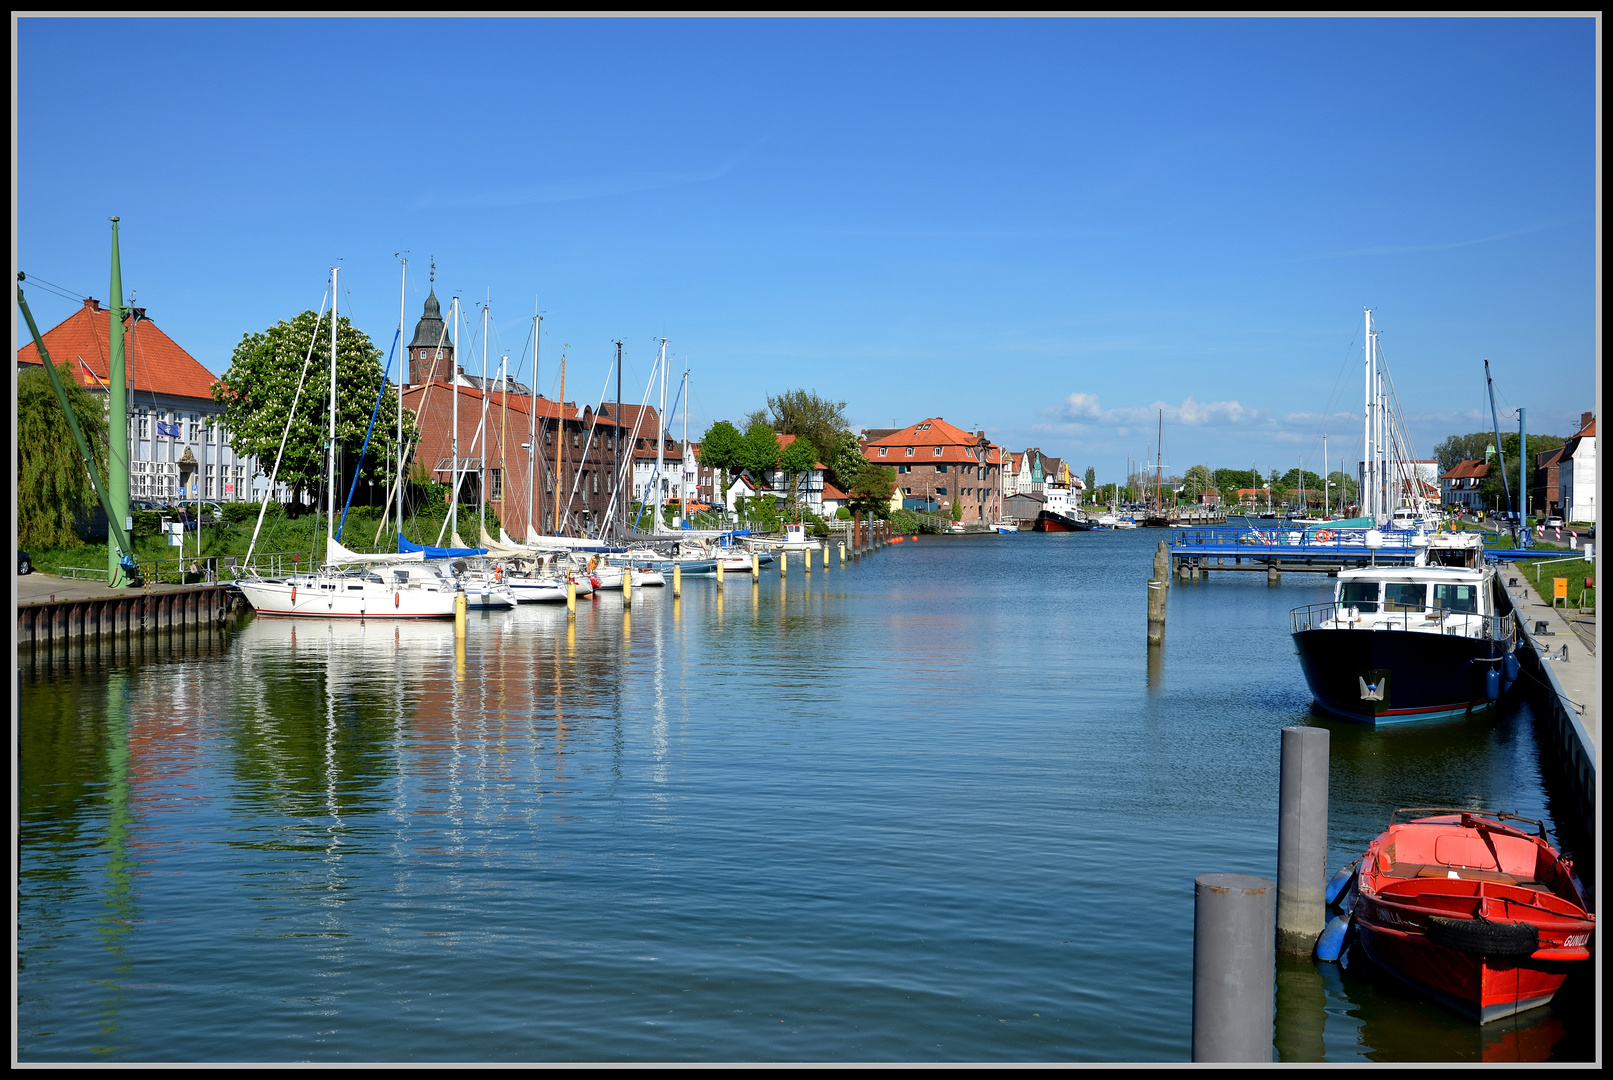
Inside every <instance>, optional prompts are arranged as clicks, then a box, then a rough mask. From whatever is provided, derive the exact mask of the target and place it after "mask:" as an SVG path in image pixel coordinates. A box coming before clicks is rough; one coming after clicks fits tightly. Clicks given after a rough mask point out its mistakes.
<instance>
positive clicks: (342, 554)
mask: <svg viewBox="0 0 1613 1080" xmlns="http://www.w3.org/2000/svg"><path fill="white" fill-rule="evenodd" d="M421 558H422V556H421V555H419V554H417V553H402V554H398V555H393V554H391V553H389V552H382V553H381V554H379V555H366V554H363V553H361V552H357V551H353V550H352V549H350V548H348V547H346V546H344V545H343V544H342V542H341V541H340V540H328V541H326V543H325V565H326V566H350V565H352V564H354V563H395V562H419V561H420V560H421Z"/></svg>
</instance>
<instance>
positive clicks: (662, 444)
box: [653, 338, 666, 532]
mask: <svg viewBox="0 0 1613 1080" xmlns="http://www.w3.org/2000/svg"><path fill="white" fill-rule="evenodd" d="M657 363H659V364H660V365H661V407H660V409H658V410H657V411H656V414H655V429H656V430H655V433H656V440H655V522H654V526H653V529H654V531H655V532H660V531H661V485H662V483H663V482H664V481H663V480H662V477H663V476H665V475H666V471H665V470H666V338H662V339H661V356H660V359H659V360H658V361H657Z"/></svg>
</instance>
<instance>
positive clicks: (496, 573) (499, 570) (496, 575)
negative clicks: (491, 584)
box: [493, 566, 504, 581]
mask: <svg viewBox="0 0 1613 1080" xmlns="http://www.w3.org/2000/svg"><path fill="white" fill-rule="evenodd" d="M493 580H494V581H503V580H504V567H502V566H495V567H493Z"/></svg>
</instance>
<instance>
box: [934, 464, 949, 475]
mask: <svg viewBox="0 0 1613 1080" xmlns="http://www.w3.org/2000/svg"><path fill="white" fill-rule="evenodd" d="M935 471H936V472H938V473H944V472H946V471H947V467H946V466H945V465H937V466H936V467H935Z"/></svg>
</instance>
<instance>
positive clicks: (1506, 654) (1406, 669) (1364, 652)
mask: <svg viewBox="0 0 1613 1080" xmlns="http://www.w3.org/2000/svg"><path fill="white" fill-rule="evenodd" d="M1375 541H1376V543H1375ZM1418 541H1421V543H1420V544H1419V543H1418ZM1366 543H1367V546H1368V548H1369V549H1370V548H1375V547H1381V545H1382V534H1381V533H1377V532H1376V530H1373V531H1369V532H1368V533H1367V534H1366ZM1412 544H1413V547H1415V548H1417V549H1418V555H1417V556H1416V561H1415V564H1414V565H1412V566H1387V565H1385V566H1377V565H1373V566H1367V567H1361V568H1359V569H1354V570H1341V571H1340V572H1339V577H1338V585H1337V587H1336V589H1335V592H1334V597H1333V601H1332V602H1331V603H1326V604H1311V605H1308V606H1306V607H1300V608H1295V609H1294V610H1293V611H1292V612H1290V613H1289V630H1290V632H1291V633H1292V634H1293V637H1294V645H1295V646H1296V648H1297V650H1298V652H1299V663H1300V667H1301V668H1302V669H1303V670H1304V672H1305V681H1306V682H1307V683H1308V684H1309V685H1310V690H1311V694H1312V695H1313V697H1314V698H1315V700H1316V707H1317V708H1318V709H1319V710H1320V711H1322V712H1324V713H1327V714H1328V715H1330V716H1336V717H1339V718H1341V719H1345V720H1355V721H1360V722H1362V723H1368V724H1400V723H1407V722H1409V721H1414V720H1429V719H1436V718H1439V717H1447V716H1459V715H1464V714H1467V713H1472V712H1476V711H1479V710H1482V709H1487V708H1489V707H1490V706H1492V705H1494V704H1495V703H1496V702H1497V701H1498V700H1499V699H1500V698H1501V695H1502V694H1504V693H1505V692H1506V691H1507V690H1508V689H1510V688H1511V686H1512V683H1513V681H1514V680H1516V679H1517V678H1518V674H1519V671H1518V659H1517V656H1516V655H1515V652H1514V650H1515V648H1516V645H1517V628H1516V624H1515V619H1514V616H1513V610H1512V602H1511V600H1510V599H1509V598H1508V597H1507V594H1506V591H1505V590H1504V589H1502V588H1501V587H1500V583H1499V579H1498V578H1497V576H1496V572H1495V570H1494V568H1492V567H1488V566H1486V565H1484V563H1483V549H1482V540H1481V539H1480V538H1479V537H1478V536H1477V535H1476V534H1472V533H1455V534H1450V533H1447V534H1440V535H1436V536H1435V537H1432V538H1430V537H1426V536H1423V535H1422V534H1418V535H1417V536H1416V537H1414V538H1413V540H1412ZM1431 564H1432V565H1431Z"/></svg>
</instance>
